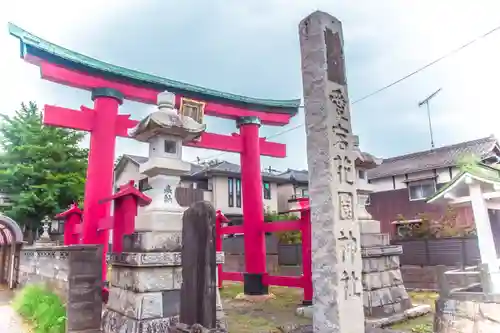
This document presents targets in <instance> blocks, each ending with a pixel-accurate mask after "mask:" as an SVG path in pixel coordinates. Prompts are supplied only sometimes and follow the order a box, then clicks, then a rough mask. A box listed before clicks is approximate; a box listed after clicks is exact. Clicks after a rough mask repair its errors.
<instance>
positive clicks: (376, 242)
mask: <svg viewBox="0 0 500 333" xmlns="http://www.w3.org/2000/svg"><path fill="white" fill-rule="evenodd" d="M387 245H391V238H390V237H389V234H382V233H380V234H361V247H373V246H387Z"/></svg>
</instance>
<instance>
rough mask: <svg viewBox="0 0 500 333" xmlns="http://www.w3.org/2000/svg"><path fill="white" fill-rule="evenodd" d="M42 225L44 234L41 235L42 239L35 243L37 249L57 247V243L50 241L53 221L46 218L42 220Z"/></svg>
mask: <svg viewBox="0 0 500 333" xmlns="http://www.w3.org/2000/svg"><path fill="white" fill-rule="evenodd" d="M41 223H42V234H41V235H40V237H39V238H38V240H37V241H36V242H35V246H36V247H52V246H56V245H57V242H55V241H52V240H51V239H50V234H49V231H50V227H51V224H52V221H51V220H50V219H49V217H48V216H46V217H45V218H44V219H43V220H42V222H41Z"/></svg>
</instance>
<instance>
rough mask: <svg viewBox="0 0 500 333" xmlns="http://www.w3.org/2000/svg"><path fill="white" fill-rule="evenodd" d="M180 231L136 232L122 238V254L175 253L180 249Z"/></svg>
mask: <svg viewBox="0 0 500 333" xmlns="http://www.w3.org/2000/svg"><path fill="white" fill-rule="evenodd" d="M181 234H182V233H181V232H180V231H176V232H174V231H136V232H134V233H133V234H131V235H125V236H123V252H176V251H180V250H181V247H182V241H181V238H182V237H181Z"/></svg>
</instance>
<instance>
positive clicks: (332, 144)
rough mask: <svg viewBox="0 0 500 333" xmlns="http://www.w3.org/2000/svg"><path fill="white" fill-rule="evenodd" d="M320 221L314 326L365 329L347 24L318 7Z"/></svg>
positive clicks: (313, 19) (313, 96) (316, 175)
mask: <svg viewBox="0 0 500 333" xmlns="http://www.w3.org/2000/svg"><path fill="white" fill-rule="evenodd" d="M299 29H300V46H301V54H302V78H303V86H304V103H305V118H306V133H307V160H308V166H309V196H310V200H311V226H312V277H313V287H314V300H313V303H314V309H313V326H314V332H318V333H333V332H338V333H340V332H349V333H362V332H364V330H365V323H364V319H365V318H364V313H363V295H362V293H363V287H362V285H361V268H362V264H361V251H360V246H359V244H360V230H359V224H358V223H357V217H356V215H357V211H356V209H355V207H356V205H357V196H356V185H355V166H354V161H355V154H354V150H353V134H352V131H351V115H350V110H349V100H348V97H347V82H346V76H345V64H344V55H343V45H342V43H343V38H342V25H341V23H340V21H339V20H337V19H336V18H334V17H332V16H331V15H328V14H326V13H323V12H319V11H318V12H314V13H313V14H311V15H309V16H308V17H306V18H305V19H304V20H303V21H302V22H301V23H300V26H299Z"/></svg>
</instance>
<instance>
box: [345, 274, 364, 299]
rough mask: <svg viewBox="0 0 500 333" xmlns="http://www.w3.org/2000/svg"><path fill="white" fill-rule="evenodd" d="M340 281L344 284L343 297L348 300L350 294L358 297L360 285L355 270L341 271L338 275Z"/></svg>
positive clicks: (360, 289)
mask: <svg viewBox="0 0 500 333" xmlns="http://www.w3.org/2000/svg"><path fill="white" fill-rule="evenodd" d="M340 281H341V282H342V283H343V284H344V299H345V300H348V299H349V297H350V296H355V297H360V296H361V291H362V286H361V287H360V286H359V284H360V280H359V277H358V276H356V272H355V271H352V272H351V274H349V273H347V271H343V272H342V275H341V276H340Z"/></svg>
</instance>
